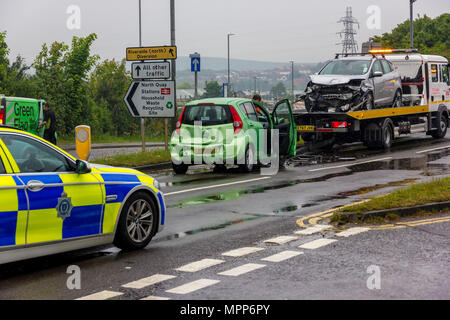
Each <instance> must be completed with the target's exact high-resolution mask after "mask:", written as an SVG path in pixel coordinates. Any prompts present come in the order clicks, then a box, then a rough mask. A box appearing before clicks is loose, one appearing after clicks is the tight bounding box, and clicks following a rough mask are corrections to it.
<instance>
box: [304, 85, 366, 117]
mask: <svg viewBox="0 0 450 320" xmlns="http://www.w3.org/2000/svg"><path fill="white" fill-rule="evenodd" d="M369 92H370V85H368V84H367V83H366V82H364V80H363V79H355V80H350V81H349V82H348V83H345V84H342V83H340V84H317V83H314V82H313V81H311V82H310V83H309V84H308V86H307V88H306V90H305V97H304V99H305V107H306V109H307V111H308V112H349V111H355V110H362V109H364V108H365V103H366V101H367V96H368V93H369Z"/></svg>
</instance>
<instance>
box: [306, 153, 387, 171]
mask: <svg viewBox="0 0 450 320" xmlns="http://www.w3.org/2000/svg"><path fill="white" fill-rule="evenodd" d="M389 159H392V157H386V158H381V159H374V160H368V161H360V162H354V163H347V164H343V165H339V166H333V167H324V168H317V169H311V170H308V171H309V172H315V171H322V170H330V169H338V168H345V167H351V166H356V165H358V164H364V163H371V162H377V161H384V160H389Z"/></svg>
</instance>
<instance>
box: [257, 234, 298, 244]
mask: <svg viewBox="0 0 450 320" xmlns="http://www.w3.org/2000/svg"><path fill="white" fill-rule="evenodd" d="M297 239H298V237H295V236H279V237H276V238H272V239H268V240H265V241H264V242H265V243H268V244H285V243H288V242H291V241H294V240H297Z"/></svg>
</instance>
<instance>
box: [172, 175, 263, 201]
mask: <svg viewBox="0 0 450 320" xmlns="http://www.w3.org/2000/svg"><path fill="white" fill-rule="evenodd" d="M270 178H271V177H262V178H256V179H249V180H242V181H235V182H229V183H222V184H216V185H213V186H205V187H199V188H193V189H187V190H181V191H174V192H168V193H164V195H165V196H171V195H174V194H180V193H186V192H191V191H198V190H205V189H212V188H219V187H226V186H232V185H234V184H241V183H247V182H253V181H260V180H265V179H270Z"/></svg>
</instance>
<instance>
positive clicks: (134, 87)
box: [125, 82, 139, 117]
mask: <svg viewBox="0 0 450 320" xmlns="http://www.w3.org/2000/svg"><path fill="white" fill-rule="evenodd" d="M138 87H139V82H133V83H132V84H131V86H130V88H129V89H128V92H127V94H126V96H125V103H126V104H127V106H128V109H130V111H131V114H132V115H133V116H135V117H139V112H138V110H137V108H136V105H135V104H134V102H133V96H134V94H135V92H136V90H137V88H138Z"/></svg>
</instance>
